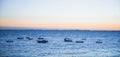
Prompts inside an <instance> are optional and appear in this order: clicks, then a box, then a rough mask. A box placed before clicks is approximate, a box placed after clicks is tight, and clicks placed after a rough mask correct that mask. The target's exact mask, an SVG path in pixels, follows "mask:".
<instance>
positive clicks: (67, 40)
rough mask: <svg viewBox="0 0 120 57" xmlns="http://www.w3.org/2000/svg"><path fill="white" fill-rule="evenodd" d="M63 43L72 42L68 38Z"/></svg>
mask: <svg viewBox="0 0 120 57" xmlns="http://www.w3.org/2000/svg"><path fill="white" fill-rule="evenodd" d="M64 42H72V40H71V39H70V38H65V39H64Z"/></svg>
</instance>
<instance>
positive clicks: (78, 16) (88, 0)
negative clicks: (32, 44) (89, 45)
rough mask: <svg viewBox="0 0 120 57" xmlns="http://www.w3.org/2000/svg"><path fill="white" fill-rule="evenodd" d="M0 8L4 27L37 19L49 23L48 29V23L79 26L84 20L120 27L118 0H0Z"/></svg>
mask: <svg viewBox="0 0 120 57" xmlns="http://www.w3.org/2000/svg"><path fill="white" fill-rule="evenodd" d="M0 8H1V9H0V17H2V18H1V21H2V22H3V23H2V25H1V26H4V25H5V24H4V23H7V22H9V23H11V22H13V21H15V22H16V23H17V22H18V23H19V22H20V23H26V24H27V23H28V24H29V23H30V22H32V23H36V22H38V23H39V24H40V23H42V24H45V25H46V26H43V27H45V28H49V27H47V26H48V25H49V24H51V25H49V26H51V27H53V28H54V27H55V28H57V26H58V28H61V27H62V25H65V26H67V25H68V24H71V25H73V27H74V25H76V26H77V25H78V26H80V24H81V23H82V24H84V25H86V24H91V23H92V24H91V25H93V26H99V25H103V24H107V25H106V26H108V25H109V24H110V25H114V26H117V29H119V28H120V27H118V26H119V25H120V23H119V21H120V1H119V0H0ZM3 17H10V18H3ZM11 17H12V18H11ZM13 17H15V18H13ZM24 17H25V18H26V19H25V18H24ZM31 17H32V18H33V19H31ZM8 20H9V21H8ZM11 20H12V21H11ZM18 23H17V24H18ZM63 23H64V24H63ZM65 23H66V24H65ZM102 23H103V24H102ZM53 24H55V25H54V26H53ZM94 24H99V25H94ZM116 24H117V25H116ZM110 25H109V26H110ZM11 26H14V25H13V24H11ZM21 26H22V25H21ZM34 26H37V25H36V24H34ZM82 26H83V25H82ZM86 26H89V25H86ZM32 27H33V26H32ZM37 27H38V26H37ZM43 27H42V28H43ZM71 27H72V26H71ZM71 27H69V28H71ZM62 28H63V27H62ZM78 29H79V28H78ZM90 29H91V28H90Z"/></svg>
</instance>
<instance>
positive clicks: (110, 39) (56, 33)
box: [0, 30, 120, 57]
mask: <svg viewBox="0 0 120 57" xmlns="http://www.w3.org/2000/svg"><path fill="white" fill-rule="evenodd" d="M17 37H24V39H17ZM25 37H31V38H33V40H28V39H26V38H25ZM39 37H42V38H44V39H46V40H48V43H37V39H38V38H39ZM64 38H70V39H72V42H64ZM82 39H84V40H82ZM6 40H12V41H13V42H6ZM80 40H82V41H84V43H76V41H80ZM97 40H101V41H102V43H96V41H97ZM119 40H120V31H87V30H0V57H120V42H119Z"/></svg>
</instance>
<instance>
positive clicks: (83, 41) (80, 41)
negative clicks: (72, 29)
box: [76, 41, 84, 43]
mask: <svg viewBox="0 0 120 57" xmlns="http://www.w3.org/2000/svg"><path fill="white" fill-rule="evenodd" d="M76 43H84V41H76Z"/></svg>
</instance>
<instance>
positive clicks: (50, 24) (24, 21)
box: [0, 18, 120, 30]
mask: <svg viewBox="0 0 120 57" xmlns="http://www.w3.org/2000/svg"><path fill="white" fill-rule="evenodd" d="M39 19H40V20H39ZM33 20H36V21H33ZM51 20H52V18H51ZM51 20H50V19H46V18H43V19H42V18H1V19H0V27H27V28H37V29H39V28H45V29H83V30H120V23H119V22H117V21H116V22H115V21H108V22H107V21H106V22H104V21H100V19H99V20H98V21H89V19H86V20H88V21H79V20H77V21H65V20H64V21H63V20H61V21H60V20H58V21H57V20H54V18H53V20H52V21H51ZM70 20H73V19H70Z"/></svg>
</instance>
